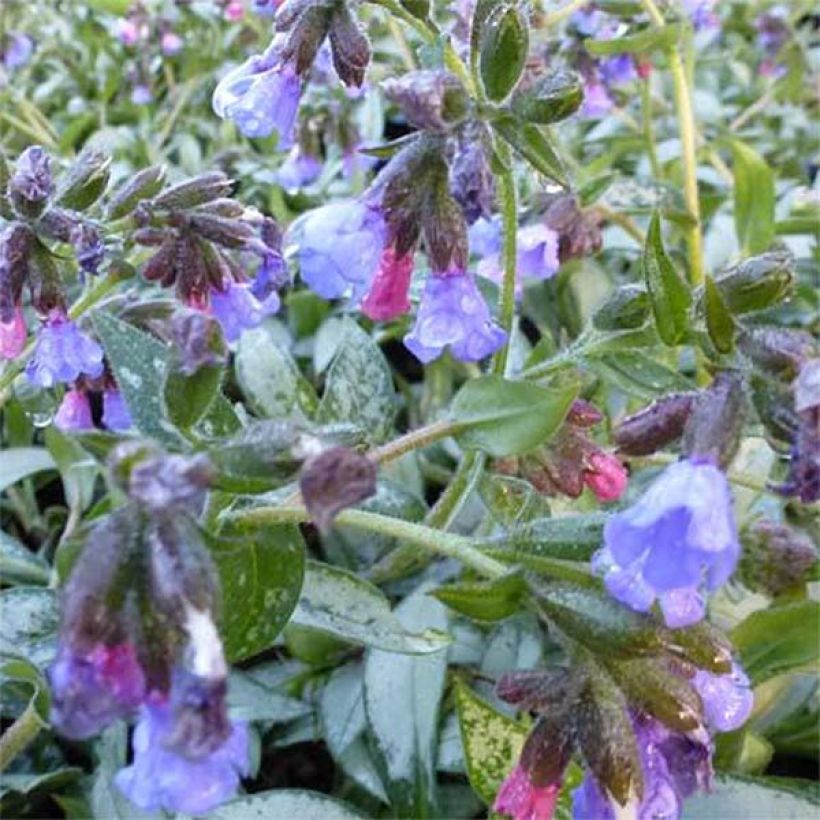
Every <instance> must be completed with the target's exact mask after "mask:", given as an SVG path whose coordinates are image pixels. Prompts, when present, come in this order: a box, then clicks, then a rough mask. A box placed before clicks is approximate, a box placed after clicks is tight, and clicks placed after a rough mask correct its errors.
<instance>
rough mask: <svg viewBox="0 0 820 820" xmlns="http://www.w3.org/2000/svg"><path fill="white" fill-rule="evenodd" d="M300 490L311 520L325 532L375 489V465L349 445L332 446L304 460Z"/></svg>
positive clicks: (300, 477) (368, 496)
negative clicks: (339, 515) (343, 511)
mask: <svg viewBox="0 0 820 820" xmlns="http://www.w3.org/2000/svg"><path fill="white" fill-rule="evenodd" d="M299 489H300V490H301V492H302V498H303V499H304V502H305V506H306V507H307V509H308V512H309V513H310V517H311V520H312V521H313V523H314V524H316V526H317V527H318V528H319V529H320V530H322V531H323V532H324V531H326V530H328V529H329V528H330V526H331V525H332V523H333V519H334V518H335V517H336V516H337V515H338V514H339V513H340V512H341V511H342V510H343V509H345V508H346V507H351V506H353V505H354V504H358V503H359V502H360V501H364V499H366V498H370V496H372V495H373V494H374V493H375V492H376V465H375V464H374V463H373V462H372V461H371V460H370V459H369V458H367V456H363V455H360V454H359V453H356V452H354V451H353V450H349V449H348V448H347V447H331V448H330V449H329V450H325V451H324V452H323V453H320V454H319V455H318V456H314V457H313V458H310V459H308V460H307V461H306V462H305V464H304V466H303V467H302V472H301V474H300V476H299Z"/></svg>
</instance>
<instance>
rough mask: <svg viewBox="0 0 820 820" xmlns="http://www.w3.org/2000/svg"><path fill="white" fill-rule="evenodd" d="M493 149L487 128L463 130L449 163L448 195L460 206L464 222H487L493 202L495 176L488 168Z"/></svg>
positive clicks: (474, 127)
mask: <svg viewBox="0 0 820 820" xmlns="http://www.w3.org/2000/svg"><path fill="white" fill-rule="evenodd" d="M491 151H492V148H491V146H490V145H489V142H488V134H487V132H486V129H484V128H483V127H481V126H473V127H469V128H464V129H462V137H461V139H460V140H459V146H458V148H457V149H456V153H455V156H454V157H453V160H452V162H451V163H450V193H451V194H452V195H453V198H454V199H455V200H456V202H458V204H459V205H461V208H462V210H463V211H464V216H465V218H466V219H467V222H469V223H470V224H472V223H473V222H475V221H476V220H477V219H479V218H480V217H484V218H485V219H489V218H490V217H491V216H492V212H493V204H494V203H495V176H494V175H493V172H492V169H491V168H490V155H491Z"/></svg>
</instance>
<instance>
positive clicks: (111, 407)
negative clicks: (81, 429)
mask: <svg viewBox="0 0 820 820" xmlns="http://www.w3.org/2000/svg"><path fill="white" fill-rule="evenodd" d="M102 423H103V424H104V425H105V426H106V428H107V429H108V430H113V431H114V432H115V433H122V432H124V431H125V430H129V429H130V428H131V427H132V425H133V423H134V422H133V419H132V418H131V411H130V410H129V409H128V405H127V404H126V403H125V400H124V399H123V397H122V393H120V391H119V390H117V389H116V388H108V389H107V390H104V391H103V414H102Z"/></svg>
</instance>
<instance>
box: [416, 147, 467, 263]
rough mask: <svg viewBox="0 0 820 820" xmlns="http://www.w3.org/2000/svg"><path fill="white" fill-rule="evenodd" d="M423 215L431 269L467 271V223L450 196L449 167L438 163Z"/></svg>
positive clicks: (425, 241) (441, 162) (425, 240)
mask: <svg viewBox="0 0 820 820" xmlns="http://www.w3.org/2000/svg"><path fill="white" fill-rule="evenodd" d="M437 165H438V168H437V173H435V172H433V176H432V178H431V182H430V187H429V189H428V192H427V201H426V207H425V208H424V210H423V211H422V213H421V214H420V216H421V230H422V234H423V236H424V244H425V247H426V250H427V255H428V256H429V257H430V266H431V267H432V269H433V271H435V272H442V273H446V272H450V271H464V270H466V269H467V261H468V258H469V243H468V239H467V223H466V222H465V221H464V213H463V212H462V210H461V208H460V207H459V205H458V203H457V202H456V201H455V199H453V197H452V196H451V195H450V188H449V184H448V180H447V165H446V163H445V162H443V161H440V163H437Z"/></svg>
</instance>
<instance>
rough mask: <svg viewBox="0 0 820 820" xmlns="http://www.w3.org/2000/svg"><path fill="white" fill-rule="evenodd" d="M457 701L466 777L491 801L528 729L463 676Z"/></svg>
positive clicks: (510, 767) (487, 800) (457, 689)
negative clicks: (504, 712)
mask: <svg viewBox="0 0 820 820" xmlns="http://www.w3.org/2000/svg"><path fill="white" fill-rule="evenodd" d="M455 702H456V713H457V715H458V725H459V728H460V730H461V744H462V746H463V747H464V760H465V762H466V764H467V777H468V778H469V780H470V785H471V786H472V787H473V791H474V792H475V793H476V794H477V795H478V796H479V797H480V798H481V799H482V800H483V801H484V802H485V803H487V804H488V805H491V804H492V802H493V800H495V796H496V793H497V792H498V789H499V787H500V786H501V783H502V781H503V780H504V778H505V777H506V776H507V775H508V774H509V773H510V771H511V769H512V768H513V766H514V765H515V763H516V761H517V760H518V756H519V755H520V754H521V749H522V747H523V746H524V741H525V740H526V739H527V735H528V734H529V729H527V727H526V726H522V725H521V724H520V723H518V722H517V721H515V720H513V719H512V718H510V717H507V715H505V714H503V713H502V712H499V711H498V710H497V709H494V708H493V707H492V706H490V704H489V703H487V702H486V701H485V700H483V699H482V698H480V697H478V695H476V694H475V692H473V691H472V690H471V689H470V688H469V687H468V686H467V685H466V684H465V683H463V682H462V681H460V680H457V681H456V685H455Z"/></svg>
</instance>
